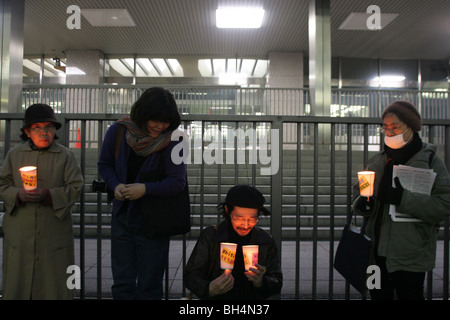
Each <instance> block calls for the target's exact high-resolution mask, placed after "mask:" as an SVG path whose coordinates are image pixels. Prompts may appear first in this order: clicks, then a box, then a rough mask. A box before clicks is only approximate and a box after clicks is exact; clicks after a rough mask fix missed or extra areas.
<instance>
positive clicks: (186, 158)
mask: <svg viewBox="0 0 450 320" xmlns="http://www.w3.org/2000/svg"><path fill="white" fill-rule="evenodd" d="M267 132H268V134H270V141H269V139H268V135H267V134H265V133H267ZM180 137H183V141H182V143H179V144H177V145H176V146H175V147H174V148H173V149H172V154H171V158H172V162H173V163H174V164H181V163H185V164H192V163H193V164H202V163H205V164H207V165H211V164H246V163H248V164H260V165H262V167H261V168H260V173H261V175H274V174H276V173H277V172H278V169H279V167H280V166H279V165H280V163H279V162H280V161H279V160H280V145H279V144H280V143H279V137H280V134H279V130H278V129H271V130H268V131H266V130H264V132H260V131H258V130H255V129H253V128H252V129H247V130H245V131H244V130H243V129H228V130H227V134H226V141H225V143H224V134H223V132H222V131H217V134H215V135H214V138H208V137H205V136H203V138H202V137H198V136H195V137H192V136H191V137H188V135H187V134H186V133H185V132H184V131H181V130H176V131H174V132H173V134H172V141H179V138H180ZM208 139H211V140H213V141H209V140H208ZM208 142H209V144H208V146H207V147H202V146H204V145H205V144H206V143H208ZM191 147H192V150H193V151H192V154H191ZM247 158H248V162H247V161H246V159H247ZM263 166H265V167H263Z"/></svg>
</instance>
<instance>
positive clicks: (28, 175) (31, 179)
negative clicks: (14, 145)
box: [19, 166, 37, 191]
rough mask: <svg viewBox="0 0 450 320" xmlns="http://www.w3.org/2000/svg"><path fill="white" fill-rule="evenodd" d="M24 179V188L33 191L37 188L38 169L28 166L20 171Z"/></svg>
mask: <svg viewBox="0 0 450 320" xmlns="http://www.w3.org/2000/svg"><path fill="white" fill-rule="evenodd" d="M19 171H20V175H21V177H22V182H23V188H24V189H25V190H26V191H31V190H34V189H36V188H37V167H33V166H28V167H22V168H20V169H19Z"/></svg>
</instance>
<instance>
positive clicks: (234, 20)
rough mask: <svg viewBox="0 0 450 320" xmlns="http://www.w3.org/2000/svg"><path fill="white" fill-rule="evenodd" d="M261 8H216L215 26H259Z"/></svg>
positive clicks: (262, 11)
mask: <svg viewBox="0 0 450 320" xmlns="http://www.w3.org/2000/svg"><path fill="white" fill-rule="evenodd" d="M264 12H265V11H264V9H263V8H246V7H242V8H239V7H235V8H234V7H227V8H219V9H217V10H216V26H217V28H253V29H256V28H261V25H262V21H263V18H264Z"/></svg>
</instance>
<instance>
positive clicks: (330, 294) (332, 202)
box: [328, 123, 336, 300]
mask: <svg viewBox="0 0 450 320" xmlns="http://www.w3.org/2000/svg"><path fill="white" fill-rule="evenodd" d="M335 127H336V125H335V124H334V123H332V124H331V130H330V142H331V146H330V147H331V150H330V256H329V261H330V263H329V266H328V270H329V273H328V279H329V280H328V299H329V300H333V289H334V288H333V279H334V277H333V276H334V228H335V223H334V222H335V221H334V219H335V216H334V215H335V185H336V181H335V178H336V165H335V164H336V137H335Z"/></svg>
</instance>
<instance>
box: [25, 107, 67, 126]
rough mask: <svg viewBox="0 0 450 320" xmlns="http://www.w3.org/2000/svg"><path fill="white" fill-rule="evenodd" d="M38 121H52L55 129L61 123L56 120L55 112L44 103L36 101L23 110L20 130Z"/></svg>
mask: <svg viewBox="0 0 450 320" xmlns="http://www.w3.org/2000/svg"><path fill="white" fill-rule="evenodd" d="M38 122H52V123H53V124H54V125H55V128H56V129H57V130H58V129H59V128H61V123H59V122H58V120H56V117H55V112H54V111H53V109H52V108H51V107H50V106H49V105H46V104H41V103H36V104H33V105H31V106H29V107H28V109H27V110H26V111H25V118H24V120H23V127H22V130H24V129H26V128H28V127H29V126H31V125H32V124H33V123H38Z"/></svg>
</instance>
